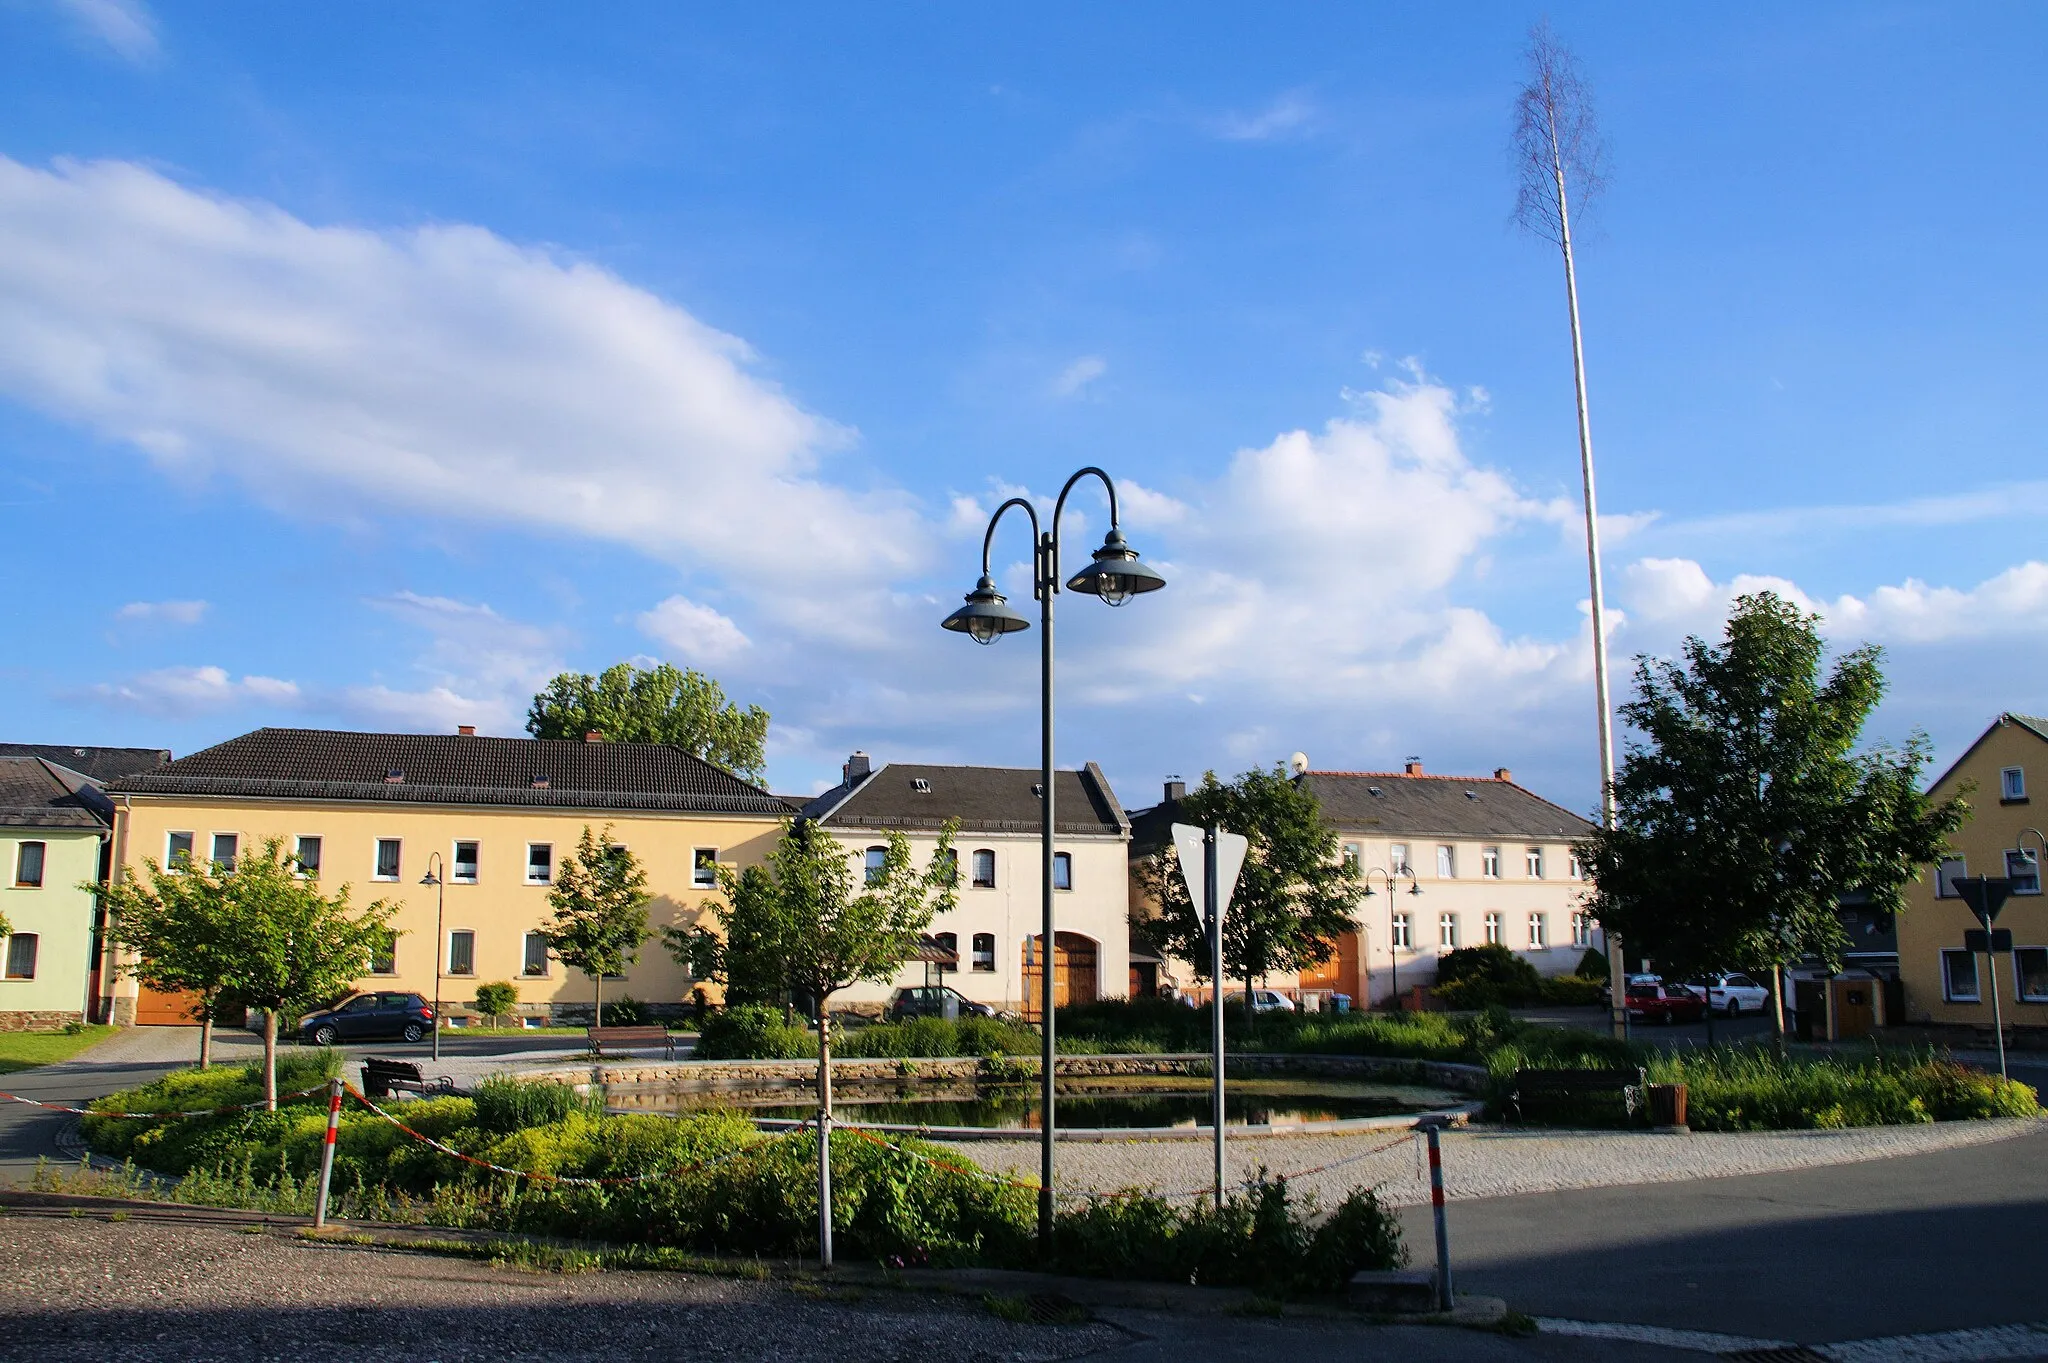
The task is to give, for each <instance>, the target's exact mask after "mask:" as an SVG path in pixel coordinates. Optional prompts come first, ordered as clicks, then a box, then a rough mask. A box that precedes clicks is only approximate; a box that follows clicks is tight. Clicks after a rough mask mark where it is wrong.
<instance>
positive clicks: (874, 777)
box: [805, 762, 1130, 837]
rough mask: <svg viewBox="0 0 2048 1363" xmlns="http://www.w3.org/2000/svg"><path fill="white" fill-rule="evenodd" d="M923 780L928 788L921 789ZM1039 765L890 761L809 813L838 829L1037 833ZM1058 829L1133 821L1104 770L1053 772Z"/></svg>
mask: <svg viewBox="0 0 2048 1363" xmlns="http://www.w3.org/2000/svg"><path fill="white" fill-rule="evenodd" d="M920 783H922V788H920ZM1038 785H1039V771H1038V769H1037V768H1036V767H937V766H911V765H907V764H899V763H890V764H888V765H886V766H883V767H879V768H877V769H876V770H875V771H874V772H872V773H871V774H869V775H867V776H865V777H863V778H861V779H860V780H859V781H856V782H854V783H853V784H852V785H850V786H849V785H841V786H837V787H835V788H834V789H832V790H828V791H826V792H825V793H824V794H823V795H820V796H818V797H817V798H816V799H815V800H813V801H811V803H810V805H809V806H808V808H807V809H806V811H805V812H806V813H807V814H808V815H809V816H810V817H811V818H814V819H817V820H818V821H819V822H821V823H823V824H825V825H827V826H828V827H834V828H875V829H887V828H900V829H905V830H925V829H937V828H938V827H939V825H940V824H942V823H944V822H945V821H946V820H948V819H957V820H959V823H960V831H961V832H963V833H1036V832H1037V831H1038V830H1039V829H1040V827H1042V823H1041V815H1040V814H1039V808H1040V805H1039V797H1038ZM1053 795H1054V800H1053V824H1054V829H1053V831H1054V832H1056V833H1078V834H1088V833H1095V834H1101V835H1104V836H1109V837H1119V836H1121V835H1122V834H1123V833H1124V832H1125V831H1127V830H1128V829H1129V827H1130V821H1129V820H1128V819H1126V818H1125V817H1124V811H1123V806H1122V805H1120V804H1118V803H1117V798H1116V792H1115V791H1113V790H1111V789H1110V788H1109V781H1108V779H1107V778H1105V777H1104V776H1103V774H1102V769H1101V768H1099V767H1097V766H1096V765H1095V764H1094V763H1093V762H1090V763H1089V764H1088V765H1087V767H1086V768H1085V769H1083V770H1081V771H1056V772H1054V773H1053Z"/></svg>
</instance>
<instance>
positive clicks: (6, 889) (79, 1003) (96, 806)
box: [0, 756, 114, 1032]
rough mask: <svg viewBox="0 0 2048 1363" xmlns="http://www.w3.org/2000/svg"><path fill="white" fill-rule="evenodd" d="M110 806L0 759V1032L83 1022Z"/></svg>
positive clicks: (61, 773)
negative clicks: (0, 931) (94, 887)
mask: <svg viewBox="0 0 2048 1363" xmlns="http://www.w3.org/2000/svg"><path fill="white" fill-rule="evenodd" d="M113 816H114V807H113V805H112V804H111V803H110V802H109V801H108V799H107V797H106V795H105V793H104V792H102V791H101V789H100V787H99V783H98V782H96V781H95V780H93V778H91V777H90V776H87V775H84V774H83V773H81V772H77V771H73V770H72V769H71V768H69V767H64V766H59V765H58V764H57V763H55V762H53V761H50V760H49V759H48V758H43V757H25V756H0V917H4V918H5V919H6V927H5V929H4V931H5V934H6V935H5V936H4V937H0V1031H8V1032H23V1031H27V1032H48V1031H56V1030H57V1029H59V1028H61V1027H63V1026H64V1024H66V1023H68V1022H82V1021H85V1020H86V1017H87V1010H88V1008H89V1007H90V1000H91V999H92V998H93V997H94V996H95V995H96V993H97V987H96V986H97V981H96V980H95V979H94V978H93V966H94V954H95V953H94V950H93V946H94V934H93V926H94V916H95V915H96V914H97V912H98V909H99V896H98V895H96V894H94V893H93V892H92V891H91V890H89V889H81V888H79V887H80V886H81V885H89V884H97V883H99V882H100V881H101V880H102V878H103V876H104V875H105V871H106V866H107V862H108V853H109V841H110V839H111V837H112V830H113Z"/></svg>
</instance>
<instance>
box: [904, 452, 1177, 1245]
mask: <svg viewBox="0 0 2048 1363" xmlns="http://www.w3.org/2000/svg"><path fill="white" fill-rule="evenodd" d="M1090 475H1093V476H1094V477H1097V478H1100V479H1101V480H1102V486H1103V488H1104V489H1105V490H1106V491H1107V492H1108V494H1109V533H1108V534H1107V535H1105V536H1104V537H1103V540H1102V547H1101V548H1100V549H1097V550H1096V551H1095V553H1094V556H1093V561H1092V562H1090V563H1089V565H1088V566H1087V567H1085V568H1083V569H1081V571H1080V572H1078V573H1075V574H1074V575H1073V577H1071V578H1069V579H1067V581H1066V584H1065V585H1066V589H1067V590H1068V591H1072V592H1080V593H1085V594H1086V595H1089V596H1096V597H1100V598H1101V599H1102V600H1103V601H1104V602H1105V603H1106V604H1108V605H1111V606H1121V605H1123V604H1124V603H1125V602H1126V601H1129V600H1130V599H1131V598H1132V597H1133V596H1138V595H1141V594H1142V593H1145V592H1155V591H1158V590H1159V589H1160V588H1161V587H1164V586H1165V585H1166V579H1165V578H1163V577H1161V576H1160V575H1159V574H1158V572H1157V571H1155V570H1154V569H1153V568H1152V567H1151V566H1150V565H1149V564H1146V563H1143V562H1141V561H1140V560H1139V558H1138V552H1137V550H1135V549H1133V548H1131V546H1130V545H1128V544H1126V543H1125V542H1124V535H1123V531H1122V530H1121V529H1119V528H1118V525H1117V506H1116V484H1115V483H1112V482H1111V481H1110V480H1109V475H1108V474H1106V473H1104V472H1103V471H1102V470H1101V469H1098V468H1093V467H1090V468H1084V469H1082V470H1081V471H1080V472H1078V473H1076V474H1075V475H1074V476H1073V477H1071V478H1069V479H1067V483H1066V486H1065V487H1063V488H1061V489H1060V495H1059V499H1058V500H1057V501H1056V502H1054V503H1053V509H1052V520H1051V523H1050V528H1045V527H1041V526H1040V524H1039V520H1038V511H1037V509H1036V508H1034V507H1033V506H1032V505H1031V503H1030V502H1028V501H1026V500H1025V499H1024V498H1022V497H1012V498H1010V500H1009V501H1007V502H1004V503H1003V504H1002V505H1001V506H999V507H997V508H996V511H995V514H994V515H993V516H990V517H989V518H988V530H987V531H986V532H985V533H984V534H983V535H982V537H981V579H980V580H979V581H978V582H976V583H975V584H974V590H973V591H971V592H969V593H967V603H966V604H965V605H963V606H961V607H960V608H959V609H958V610H956V611H954V612H953V613H952V614H951V615H949V616H947V617H946V618H945V619H944V620H943V621H941V622H940V623H941V625H942V626H943V627H944V628H946V629H950V630H953V631H955V632H957V633H960V634H965V635H966V636H967V637H968V638H970V639H972V640H974V642H976V643H977V644H992V643H994V642H995V641H996V640H998V639H1000V638H1002V637H1003V636H1004V635H1005V634H1014V633H1016V632H1017V631H1018V630H1020V629H1029V628H1030V627H1031V622H1030V621H1029V620H1027V619H1025V618H1024V616H1023V615H1022V614H1020V613H1019V612H1018V611H1016V610H1015V609H1013V608H1012V607H1011V606H1010V604H1009V602H1008V601H1006V600H1005V599H1004V598H1003V594H1002V593H1001V592H999V591H997V590H996V580H995V578H994V577H993V576H992V575H991V574H990V572H989V548H990V546H991V545H992V544H993V543H994V541H995V534H996V523H997V522H998V521H1000V520H1002V518H1003V515H1004V513H1005V512H1007V511H1009V509H1010V508H1011V507H1018V508H1021V509H1022V510H1023V512H1024V515H1025V517H1026V519H1028V520H1029V521H1030V522H1031V594H1032V595H1033V596H1035V597H1037V598H1038V624H1039V631H1040V633H1039V640H1038V660H1039V661H1038V725H1039V772H1040V784H1039V790H1040V792H1041V795H1040V798H1041V800H1042V801H1043V803H1042V804H1040V806H1039V820H1040V824H1041V839H1040V842H1041V846H1040V858H1039V859H1040V866H1039V890H1040V892H1041V894H1042V896H1043V904H1042V905H1041V910H1042V912H1041V924H1040V936H1039V953H1038V983H1039V1007H1038V1012H1039V1021H1040V1023H1041V1025H1042V1026H1043V1028H1044V1031H1043V1046H1042V1051H1043V1057H1042V1060H1041V1064H1040V1068H1039V1106H1040V1108H1041V1109H1042V1111H1043V1114H1044V1115H1043V1122H1044V1129H1043V1130H1042V1131H1041V1132H1040V1134H1039V1169H1038V1242H1039V1247H1040V1250H1041V1251H1042V1252H1043V1253H1045V1254H1047V1255H1048V1256H1049V1255H1050V1254H1051V1251H1052V1214H1053V1196H1052V1190H1053V1183H1052V1145H1053V1066H1054V1061H1055V1051H1054V1043H1053V976H1054V974H1055V970H1054V960H1055V956H1054V944H1055V941H1056V938H1055V936H1054V931H1053V920H1052V902H1053V899H1052V867H1053V845H1052V832H1053V770H1052V599H1053V598H1054V597H1055V596H1057V595H1059V592H1060V586H1061V583H1060V515H1061V513H1062V512H1064V511H1065V510H1066V508H1067V494H1068V493H1070V492H1072V491H1073V490H1074V485H1075V484H1076V483H1078V482H1080V481H1081V480H1082V479H1083V478H1086V477H1088V476H1090Z"/></svg>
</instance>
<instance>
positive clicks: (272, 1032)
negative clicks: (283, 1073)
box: [263, 1008, 440, 1112]
mask: <svg viewBox="0 0 2048 1363" xmlns="http://www.w3.org/2000/svg"><path fill="white" fill-rule="evenodd" d="M434 1020H435V1021H436V1022H439V1021H440V1019H439V1018H436V1019H434ZM263 1106H264V1107H265V1109H267V1110H268V1111H271V1112H275V1111H277V1010H276V1009H275V1008H266V1009H264V1010H263Z"/></svg>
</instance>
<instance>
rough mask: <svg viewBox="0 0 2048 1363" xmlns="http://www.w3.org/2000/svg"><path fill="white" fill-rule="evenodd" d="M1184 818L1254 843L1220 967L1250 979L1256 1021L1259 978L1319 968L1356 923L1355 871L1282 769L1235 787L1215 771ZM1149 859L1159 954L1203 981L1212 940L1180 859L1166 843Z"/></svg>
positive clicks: (1318, 811)
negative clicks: (1176, 960) (1255, 988)
mask: <svg viewBox="0 0 2048 1363" xmlns="http://www.w3.org/2000/svg"><path fill="white" fill-rule="evenodd" d="M1180 813H1181V822H1183V823H1191V824H1197V825H1199V826H1201V827H1204V828H1207V827H1209V826H1211V825H1214V826H1215V827H1218V828H1221V829H1223V830H1225V831H1226V832H1231V833H1242V834H1243V835H1244V836H1245V838H1246V839H1247V840H1248V841H1249V842H1250V846H1249V848H1248V849H1247V850H1246V852H1245V862H1244V870H1243V871H1242V872H1241V873H1240V874H1239V876H1238V881H1237V890H1236V892H1235V893H1234V894H1233V895H1232V896H1231V900H1230V911H1229V912H1228V913H1227V914H1225V915H1224V918H1223V968H1224V970H1225V971H1226V972H1228V973H1229V974H1230V976H1231V977H1232V978H1235V979H1241V980H1243V981H1244V983H1245V1013H1246V1016H1247V1018H1250V1017H1253V1016H1255V1011H1254V1008H1253V1002H1254V1000H1253V995H1252V984H1253V981H1254V980H1256V979H1257V978H1258V977H1259V976H1261V975H1264V974H1266V973H1268V972H1269V971H1274V970H1301V969H1305V968H1307V967H1309V966H1315V965H1320V964H1322V963H1323V962H1324V961H1327V960H1329V959H1330V957H1331V955H1332V954H1333V953H1334V952H1335V951H1336V949H1337V946H1336V943H1337V938H1338V935H1339V934H1341V933H1345V932H1349V931H1350V930H1351V929H1352V928H1353V927H1354V926H1356V925H1355V924H1354V923H1353V922H1352V919H1351V911H1352V905H1353V904H1355V903H1356V902H1357V898H1358V893H1359V889H1360V886H1359V883H1358V872H1357V868H1356V867H1354V866H1351V865H1349V864H1348V863H1346V862H1345V861H1344V860H1343V859H1342V858H1340V857H1339V856H1338V854H1337V832H1336V830H1335V829H1333V828H1331V827H1330V826H1329V825H1327V824H1325V823H1324V822H1323V816H1322V807H1321V805H1320V804H1319V803H1318V802H1317V800H1316V797H1315V796H1314V795H1313V794H1311V793H1310V792H1309V791H1308V790H1306V789H1305V788H1303V787H1302V786H1301V785H1299V784H1298V783H1296V782H1295V781H1293V780H1292V779H1290V778H1289V776H1288V775H1287V771H1286V769H1285V768H1284V767H1280V766H1277V765H1276V766H1275V767H1273V769H1272V770H1270V771H1265V770H1260V769H1258V768H1254V769H1252V770H1251V771H1248V772H1245V773H1244V774H1243V775H1242V776H1239V777H1238V778H1237V779H1236V780H1234V781H1232V782H1231V783H1230V784H1228V785H1225V784H1223V783H1222V782H1220V781H1218V780H1217V779H1216V773H1215V772H1213V771H1212V772H1208V773H1206V774H1205V775H1204V776H1203V777H1202V784H1201V785H1200V786H1199V787H1197V788H1196V789H1195V790H1193V791H1191V792H1189V793H1188V795H1187V796H1186V797H1185V798H1184V799H1183V800H1182V801H1181V805H1180ZM1147 860H1148V863H1149V864H1148V865H1147V866H1146V867H1145V869H1144V872H1143V874H1144V876H1145V878H1146V880H1147V882H1148V883H1149V884H1150V886H1151V888H1152V890H1153V892H1154V893H1155V895H1156V896H1157V898H1158V903H1159V906H1160V916H1159V918H1158V920H1156V922H1155V923H1154V924H1153V925H1152V931H1153V933H1154V934H1155V935H1156V938H1157V940H1158V942H1159V945H1160V946H1161V947H1162V948H1164V949H1165V950H1166V951H1169V952H1171V953H1172V954H1173V955H1174V956H1176V957H1178V958H1179V959H1180V960H1183V961H1185V962H1187V963H1188V965H1189V966H1191V967H1192V968H1193V969H1194V971H1195V973H1196V974H1197V975H1199V976H1202V977H1205V978H1206V976H1207V975H1208V973H1209V969H1210V962H1209V946H1208V937H1207V934H1206V933H1205V932H1204V930H1203V927H1202V922H1201V917H1200V914H1199V912H1198V910H1197V908H1196V906H1195V904H1194V903H1193V902H1192V901H1191V900H1190V899H1189V898H1188V890H1187V885H1186V883H1185V881H1184V879H1183V877H1182V876H1181V874H1180V869H1179V854H1178V853H1177V852H1176V851H1175V850H1174V848H1173V846H1172V845H1171V844H1169V845H1167V846H1166V847H1165V848H1162V849H1161V850H1160V851H1159V852H1157V853H1154V854H1153V855H1152V856H1151V857H1150V858H1148V859H1147ZM1199 878H1200V877H1199V872H1198V873H1197V879H1199ZM1217 992H1218V995H1219V996H1220V995H1221V992H1222V987H1221V984H1220V982H1219V983H1218V987H1217Z"/></svg>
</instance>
